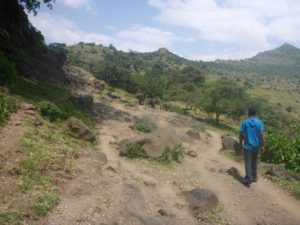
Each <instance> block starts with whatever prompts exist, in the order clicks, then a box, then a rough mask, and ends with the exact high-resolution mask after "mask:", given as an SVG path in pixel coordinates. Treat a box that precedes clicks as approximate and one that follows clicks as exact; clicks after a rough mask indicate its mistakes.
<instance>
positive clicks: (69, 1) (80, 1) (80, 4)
mask: <svg viewBox="0 0 300 225" xmlns="http://www.w3.org/2000/svg"><path fill="white" fill-rule="evenodd" d="M59 1H62V3H63V4H65V5H66V6H69V7H72V8H77V9H80V8H84V9H85V10H87V11H88V12H89V13H91V14H94V15H96V14H97V12H96V10H95V9H93V7H92V6H91V0H59Z"/></svg>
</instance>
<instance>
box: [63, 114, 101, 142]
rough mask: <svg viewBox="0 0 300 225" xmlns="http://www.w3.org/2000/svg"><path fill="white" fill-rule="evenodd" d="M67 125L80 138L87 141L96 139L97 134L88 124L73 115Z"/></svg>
mask: <svg viewBox="0 0 300 225" xmlns="http://www.w3.org/2000/svg"><path fill="white" fill-rule="evenodd" d="M67 125H68V126H69V127H70V129H71V130H72V131H73V132H74V133H76V134H78V136H79V138H81V139H83V140H85V141H95V140H96V136H95V135H94V134H93V133H92V132H91V130H90V129H89V128H88V126H87V125H85V124H84V123H83V122H81V121H80V120H78V119H76V118H75V117H71V118H70V119H68V121H67Z"/></svg>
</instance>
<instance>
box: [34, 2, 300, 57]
mask: <svg viewBox="0 0 300 225" xmlns="http://www.w3.org/2000/svg"><path fill="white" fill-rule="evenodd" d="M30 21H31V22H32V23H33V25H34V26H35V27H37V28H38V29H39V30H41V31H42V33H43V35H44V36H45V38H46V42H47V43H51V42H63V43H66V44H68V45H71V44H76V43H78V42H80V41H84V42H95V43H96V44H103V45H109V44H113V45H114V46H115V47H116V48H117V49H121V50H124V51H128V50H129V49H131V50H136V51H141V52H145V51H154V50H157V49H158V48H160V47H166V48H168V49H169V50H170V51H172V52H174V53H176V54H178V55H180V56H183V57H186V58H189V59H201V60H214V59H217V58H221V59H240V58H246V57H251V56H253V55H255V54H256V53H258V52H261V51H264V50H269V49H272V48H275V47H278V46H279V45H281V44H283V43H285V42H288V43H290V44H293V45H295V46H297V47H300V0H56V3H55V4H54V7H53V10H49V9H48V8H45V7H42V8H41V9H40V10H39V12H38V15H37V16H33V15H32V14H31V15H30Z"/></svg>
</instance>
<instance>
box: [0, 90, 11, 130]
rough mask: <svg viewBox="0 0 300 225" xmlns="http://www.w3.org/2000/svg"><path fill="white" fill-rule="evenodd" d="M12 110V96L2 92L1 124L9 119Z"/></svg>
mask: <svg viewBox="0 0 300 225" xmlns="http://www.w3.org/2000/svg"><path fill="white" fill-rule="evenodd" d="M11 111H12V107H11V100H10V98H9V97H8V96H6V95H3V94H1V93H0V126H1V125H3V124H4V123H5V122H6V121H7V120H8V119H9V117H10V113H11Z"/></svg>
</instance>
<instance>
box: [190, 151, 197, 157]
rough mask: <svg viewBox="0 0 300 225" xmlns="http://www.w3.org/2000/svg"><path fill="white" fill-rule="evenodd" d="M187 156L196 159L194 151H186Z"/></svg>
mask: <svg viewBox="0 0 300 225" xmlns="http://www.w3.org/2000/svg"><path fill="white" fill-rule="evenodd" d="M188 155H189V156H191V157H193V158H196V157H197V152H195V151H188Z"/></svg>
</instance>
